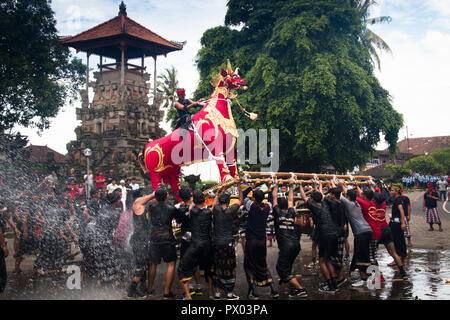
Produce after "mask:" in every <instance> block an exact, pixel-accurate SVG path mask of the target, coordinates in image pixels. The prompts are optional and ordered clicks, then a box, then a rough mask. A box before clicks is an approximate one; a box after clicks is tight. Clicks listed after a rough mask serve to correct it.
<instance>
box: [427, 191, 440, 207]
mask: <svg viewBox="0 0 450 320" xmlns="http://www.w3.org/2000/svg"><path fill="white" fill-rule="evenodd" d="M427 195H431V196H433V197H439V194H438V193H437V192H436V191H435V190H432V191H430V192H429V191H427V192H425V194H424V195H423V198H424V199H425V207H427V208H436V207H437V200H436V199H431V198H429V197H427Z"/></svg>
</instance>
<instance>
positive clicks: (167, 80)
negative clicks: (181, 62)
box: [157, 66, 178, 108]
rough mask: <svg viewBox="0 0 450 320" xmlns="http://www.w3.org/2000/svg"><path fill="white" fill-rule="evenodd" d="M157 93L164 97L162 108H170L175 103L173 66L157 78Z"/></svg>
mask: <svg viewBox="0 0 450 320" xmlns="http://www.w3.org/2000/svg"><path fill="white" fill-rule="evenodd" d="M158 79H160V81H158V89H157V90H158V92H161V93H162V94H163V97H164V106H163V108H168V107H171V106H172V105H173V103H174V101H175V92H176V90H177V87H178V80H177V70H176V69H175V67H174V66H171V67H170V68H166V69H165V73H164V74H161V75H159V76H158Z"/></svg>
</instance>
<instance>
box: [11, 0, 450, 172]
mask: <svg viewBox="0 0 450 320" xmlns="http://www.w3.org/2000/svg"><path fill="white" fill-rule="evenodd" d="M124 2H125V4H126V6H127V13H128V17H130V18H131V19H133V20H135V21H137V22H138V23H140V24H142V25H143V26H145V27H147V28H148V29H150V30H152V31H154V32H155V33H157V34H159V35H161V36H162V37H164V38H166V39H168V40H175V41H187V44H186V45H185V47H184V48H183V50H181V51H177V52H173V53H169V54H168V55H167V57H163V56H160V57H158V60H157V69H158V71H163V70H164V69H165V68H169V67H170V66H172V65H173V66H174V67H175V68H176V69H177V70H178V79H179V82H180V86H182V87H185V88H186V91H187V97H191V95H192V93H193V91H194V90H195V88H196V86H197V82H198V79H199V77H198V73H197V69H196V67H195V56H196V53H197V51H198V50H199V48H200V38H201V36H202V34H203V32H204V31H205V30H207V29H209V28H211V27H215V26H218V25H222V24H223V22H224V17H225V13H226V0H208V1H204V0H164V1H161V0H159V1H154V0H126V1H124ZM119 4H120V1H118V0H79V1H78V0H77V1H73V0H53V1H52V8H53V10H54V11H55V14H56V20H57V28H58V31H59V33H60V34H61V35H75V34H78V33H80V32H82V31H84V30H87V29H89V28H92V27H94V26H96V25H98V24H100V23H102V22H104V21H107V20H109V19H111V18H113V17H115V16H116V15H117V14H118V11H119ZM380 15H386V16H391V17H392V22H390V23H386V24H381V25H373V26H371V29H372V31H374V32H375V33H377V34H378V35H379V36H381V37H382V38H383V39H384V40H385V41H386V42H387V43H388V44H389V46H390V47H391V49H392V51H393V54H392V55H389V54H381V55H380V57H381V72H380V71H378V70H377V71H376V76H377V77H378V79H379V80H380V82H381V84H382V86H383V87H384V88H385V89H387V90H388V91H389V92H390V94H391V95H392V99H393V101H392V103H393V106H394V108H395V109H396V110H397V111H398V112H400V113H402V114H403V117H404V119H405V125H407V126H408V131H409V134H410V136H411V137H413V138H414V137H426V136H440V135H450V125H449V120H450V0H379V1H378V5H377V6H375V7H373V9H372V12H371V16H372V17H376V16H380ZM73 52H74V53H75V51H73ZM77 56H78V57H80V58H82V59H83V61H84V62H85V61H86V57H85V54H83V53H81V52H80V53H79V54H77ZM97 63H98V57H96V56H91V58H90V64H91V66H93V65H96V64H97ZM146 66H147V70H149V71H151V73H152V78H153V59H152V58H147V59H146ZM91 79H92V73H91ZM151 83H152V85H153V80H151ZM91 99H92V95H91ZM76 107H80V103H75V104H74V105H66V106H65V107H64V108H63V109H62V110H61V112H60V113H59V114H58V116H57V117H56V118H55V119H54V120H53V121H51V128H50V129H48V130H45V131H44V132H43V133H42V134H41V135H40V136H39V135H37V134H36V133H35V130H32V129H27V128H25V129H23V128H21V129H20V132H21V133H22V134H26V135H29V139H30V142H31V143H32V144H35V145H48V146H49V147H50V148H52V149H54V150H56V151H58V152H60V153H63V154H65V153H66V152H67V149H66V143H67V142H69V141H71V140H75V138H76V136H75V132H74V129H75V128H76V126H78V125H79V123H80V121H76V116H75V108H76ZM161 126H162V127H163V128H164V129H166V131H168V129H169V126H168V124H166V123H161ZM405 137H406V131H405V128H402V130H401V131H400V134H399V138H400V140H402V139H404V138H405ZM384 147H386V145H385V144H383V143H380V144H379V145H378V148H384ZM192 170H193V171H192V172H193V173H196V172H198V173H200V172H202V171H203V173H204V174H202V178H203V179H207V178H208V177H209V175H210V173H209V171H210V169H209V166H201V167H200V168H199V167H195V166H194V167H193V168H192ZM216 170H217V169H216V168H215V167H213V169H212V170H211V171H212V175H213V177H215V176H217V175H218V172H215V171H216ZM190 171H191V170H190Z"/></svg>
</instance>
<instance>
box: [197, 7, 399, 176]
mask: <svg viewBox="0 0 450 320" xmlns="http://www.w3.org/2000/svg"><path fill="white" fill-rule="evenodd" d="M359 2H360V1H356V0H321V1H312V0H284V1H273V0H229V1H228V3H227V6H228V10H227V13H226V16H225V26H217V27H215V28H211V29H209V30H207V31H206V32H205V33H204V34H203V36H202V38H201V45H202V48H201V49H200V50H199V52H198V54H197V67H198V69H199V72H200V83H199V85H198V87H197V90H196V92H195V97H196V98H199V97H207V96H209V94H210V93H211V89H212V88H211V86H210V84H209V81H210V78H211V76H212V75H213V74H215V73H217V71H218V70H219V66H220V65H222V64H223V63H224V61H226V59H227V58H229V59H230V60H231V62H232V65H233V67H239V68H240V71H239V74H240V75H241V77H242V78H244V79H246V80H247V84H248V87H249V89H248V90H247V91H246V92H245V93H243V94H241V95H240V96H239V102H240V103H241V104H242V105H243V106H244V107H245V108H246V109H247V110H248V111H251V112H256V113H258V120H257V121H256V122H250V120H248V119H247V118H245V117H244V116H243V115H242V113H240V112H235V113H234V114H233V116H234V118H235V120H236V124H237V125H238V127H240V128H243V129H248V128H250V127H253V128H255V129H262V128H264V129H279V130H280V170H283V171H286V170H288V171H297V170H298V171H320V170H323V168H325V167H327V166H329V165H332V166H333V167H334V168H335V169H336V170H337V171H340V172H343V171H346V170H351V169H353V168H354V166H356V165H361V164H363V163H365V162H366V160H367V159H368V157H369V156H370V153H371V152H372V151H373V150H374V147H375V146H376V145H377V144H378V142H379V141H380V134H381V133H382V134H384V137H385V140H386V141H387V142H388V143H389V146H390V150H391V152H392V153H394V152H395V150H396V143H397V140H398V132H399V129H400V128H401V127H402V124H403V119H402V116H401V115H400V114H399V113H398V112H397V111H395V110H394V109H393V107H392V102H391V97H390V95H389V92H388V91H387V90H385V89H384V88H382V86H381V85H380V83H379V81H378V80H377V78H376V77H375V76H374V73H373V70H374V65H373V63H372V60H371V52H370V51H369V49H368V47H367V44H366V43H364V42H363V39H364V33H365V32H366V30H367V28H366V18H367V10H366V11H365V12H362V11H361V9H360V6H359ZM234 110H238V109H234Z"/></svg>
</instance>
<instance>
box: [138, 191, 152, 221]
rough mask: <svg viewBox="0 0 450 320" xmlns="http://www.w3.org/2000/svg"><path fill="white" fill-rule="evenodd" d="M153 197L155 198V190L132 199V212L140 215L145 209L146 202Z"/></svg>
mask: <svg viewBox="0 0 450 320" xmlns="http://www.w3.org/2000/svg"><path fill="white" fill-rule="evenodd" d="M154 198H155V192H153V193H151V194H149V195H146V196H143V197H140V198H137V199H136V200H134V203H133V211H134V213H135V214H136V215H137V216H140V215H141V214H143V213H144V211H145V206H146V204H147V203H148V202H149V201H151V200H153V199H154Z"/></svg>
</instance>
